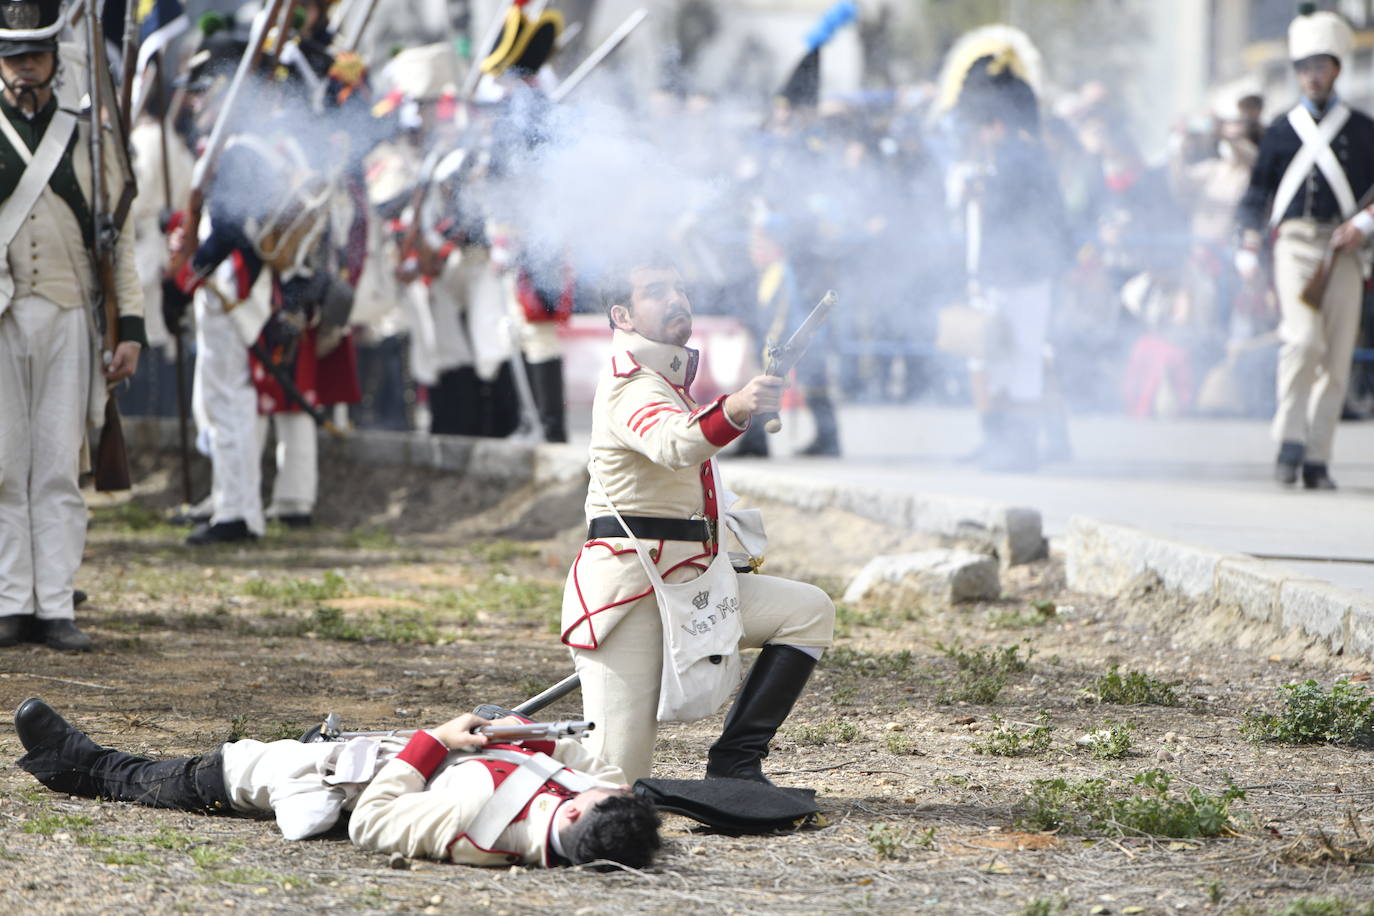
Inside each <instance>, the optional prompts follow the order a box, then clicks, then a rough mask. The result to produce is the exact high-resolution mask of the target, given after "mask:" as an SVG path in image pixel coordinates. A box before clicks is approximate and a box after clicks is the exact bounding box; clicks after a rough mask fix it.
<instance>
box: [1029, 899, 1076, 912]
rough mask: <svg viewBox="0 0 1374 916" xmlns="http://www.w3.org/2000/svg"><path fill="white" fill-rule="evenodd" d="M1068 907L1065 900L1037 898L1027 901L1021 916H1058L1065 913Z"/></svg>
mask: <svg viewBox="0 0 1374 916" xmlns="http://www.w3.org/2000/svg"><path fill="white" fill-rule="evenodd" d="M1067 905H1068V904H1067V901H1066V900H1064V899H1063V898H1051V897H1036V898H1035V899H1034V900H1027V901H1026V905H1025V906H1023V907H1022V908H1021V916H1057V914H1059V913H1062V912H1064V910H1065V909H1066V907H1067Z"/></svg>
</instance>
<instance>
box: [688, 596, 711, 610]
mask: <svg viewBox="0 0 1374 916" xmlns="http://www.w3.org/2000/svg"><path fill="white" fill-rule="evenodd" d="M710 603H711V593H710V592H697V596H696V597H695V598H693V599H692V606H693V607H695V608H696V609H697V610H698V611H699V610H701V609H702V608H704V607H706V605H708V604H710Z"/></svg>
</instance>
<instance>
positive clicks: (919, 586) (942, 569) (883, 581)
mask: <svg viewBox="0 0 1374 916" xmlns="http://www.w3.org/2000/svg"><path fill="white" fill-rule="evenodd" d="M1001 591H1002V586H1001V580H1000V578H999V576H998V563H997V560H996V559H995V558H994V557H990V556H987V555H986V554H981V553H973V552H971V551H968V550H923V551H920V552H919V553H901V554H888V555H884V556H877V557H874V558H873V559H872V560H869V561H868V564H867V565H866V566H864V568H863V569H862V570H861V571H860V572H859V574H858V575H857V576H855V577H854V579H853V581H852V582H850V583H849V587H848V588H847V589H845V593H844V598H843V599H842V600H844V601H846V602H854V603H857V602H860V601H864V600H867V599H870V598H879V597H884V596H888V595H892V594H894V593H895V594H896V595H902V594H905V593H914V594H918V595H921V596H924V597H931V598H937V599H939V600H941V601H944V602H955V601H975V600H978V599H989V598H996V597H997V596H998V595H1000V594H1001Z"/></svg>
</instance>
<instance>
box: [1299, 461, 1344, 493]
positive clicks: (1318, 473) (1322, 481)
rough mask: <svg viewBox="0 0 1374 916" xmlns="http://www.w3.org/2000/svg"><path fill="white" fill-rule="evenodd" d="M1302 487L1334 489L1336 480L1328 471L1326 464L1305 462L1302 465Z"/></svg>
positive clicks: (1306, 488) (1307, 488)
mask: <svg viewBox="0 0 1374 916" xmlns="http://www.w3.org/2000/svg"><path fill="white" fill-rule="evenodd" d="M1302 488H1303V489H1304V490H1334V489H1336V481H1334V480H1332V479H1331V475H1330V474H1328V473H1327V472H1326V465H1324V464H1304V465H1303V466H1302Z"/></svg>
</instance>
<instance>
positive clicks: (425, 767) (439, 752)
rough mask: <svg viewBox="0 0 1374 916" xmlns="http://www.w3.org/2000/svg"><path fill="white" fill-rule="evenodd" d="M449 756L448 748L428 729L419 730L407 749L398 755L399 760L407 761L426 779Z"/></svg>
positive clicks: (412, 737) (407, 745)
mask: <svg viewBox="0 0 1374 916" xmlns="http://www.w3.org/2000/svg"><path fill="white" fill-rule="evenodd" d="M447 756H448V748H447V747H445V746H444V743H443V742H442V741H440V740H439V739H438V738H436V737H434V736H433V735H431V734H430V733H429V732H426V731H418V732H416V733H415V734H414V735H412V736H411V738H410V741H409V742H408V743H407V744H406V746H405V750H403V751H401V753H399V754H397V755H396V759H397V760H404V761H405V762H406V763H408V764H410V765H411V766H413V767H415V769H417V770H419V771H420V775H421V776H423V777H424V778H425V779H429V777H431V776H433V775H434V771H435V770H437V769H439V764H441V763H443V762H444V758H445V757H447Z"/></svg>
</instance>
